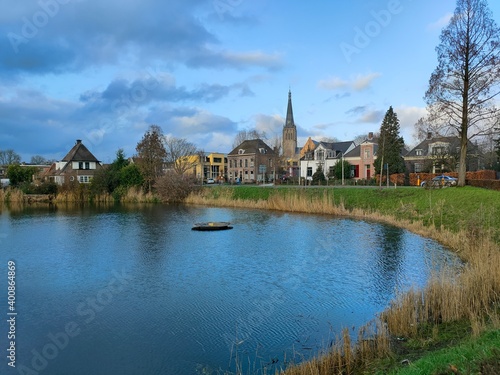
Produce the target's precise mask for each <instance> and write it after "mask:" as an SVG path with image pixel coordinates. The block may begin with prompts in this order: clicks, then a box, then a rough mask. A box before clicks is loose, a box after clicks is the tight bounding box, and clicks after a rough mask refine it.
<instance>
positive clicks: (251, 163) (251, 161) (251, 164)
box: [250, 158, 254, 168]
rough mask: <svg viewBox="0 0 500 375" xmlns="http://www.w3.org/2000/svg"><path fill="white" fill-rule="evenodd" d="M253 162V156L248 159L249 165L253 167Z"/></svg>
mask: <svg viewBox="0 0 500 375" xmlns="http://www.w3.org/2000/svg"><path fill="white" fill-rule="evenodd" d="M253 166H254V164H253V158H252V159H250V167H251V168H253Z"/></svg>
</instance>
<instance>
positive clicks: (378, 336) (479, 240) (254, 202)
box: [187, 189, 500, 375]
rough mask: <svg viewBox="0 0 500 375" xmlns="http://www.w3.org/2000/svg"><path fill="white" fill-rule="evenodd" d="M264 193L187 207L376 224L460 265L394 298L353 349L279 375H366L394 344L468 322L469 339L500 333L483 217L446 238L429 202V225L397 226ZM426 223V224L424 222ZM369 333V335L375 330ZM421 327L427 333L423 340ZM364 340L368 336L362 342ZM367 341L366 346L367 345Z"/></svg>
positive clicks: (499, 304) (368, 214)
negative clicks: (453, 256) (433, 247)
mask: <svg viewBox="0 0 500 375" xmlns="http://www.w3.org/2000/svg"><path fill="white" fill-rule="evenodd" d="M280 190H281V189H276V190H275V192H272V193H269V196H267V197H266V199H258V198H255V197H252V198H250V199H248V198H245V197H243V198H235V196H234V194H235V193H234V189H218V190H217V191H211V190H210V189H206V190H203V191H201V192H199V193H197V194H192V195H191V196H189V197H188V199H187V203H190V204H202V205H216V206H225V207H246V208H258V209H270V210H278V211H291V212H303V213H316V214H328V215H335V216H348V217H351V218H356V219H365V220H374V221H378V222H384V223H388V224H391V225H395V226H398V227H402V228H405V229H408V230H410V231H412V232H414V233H417V234H420V235H423V236H426V237H429V238H432V239H435V240H437V241H439V242H440V243H442V244H444V245H446V246H447V247H449V248H451V249H452V250H454V251H456V252H457V254H458V255H459V256H460V257H461V258H462V259H463V260H464V262H465V265H464V267H463V269H462V270H461V272H459V273H458V274H457V273H456V271H450V270H446V269H445V270H443V271H441V272H440V273H438V274H434V275H433V276H432V277H431V279H430V281H429V282H428V284H427V286H426V287H425V288H424V289H423V290H410V291H407V292H404V293H400V294H399V295H398V296H397V297H396V299H395V300H394V301H393V302H392V303H391V305H390V306H389V308H388V309H387V310H386V311H384V312H383V313H381V314H380V316H379V317H377V319H376V321H375V322H372V323H371V324H370V325H368V326H366V327H363V328H361V329H360V331H359V334H358V340H357V341H356V343H355V344H352V343H351V340H350V336H349V332H348V331H347V330H344V332H343V334H342V337H339V338H337V340H336V342H335V344H334V345H332V347H331V348H330V350H329V351H328V352H326V353H322V354H320V355H319V356H318V357H317V358H314V359H312V360H309V361H307V362H304V363H300V364H297V365H295V366H290V367H288V368H286V369H282V371H279V372H280V373H283V374H286V375H305V374H307V375H309V374H310V375H321V374H358V373H364V372H365V371H366V369H367V368H369V366H370V365H372V363H373V361H376V360H380V359H382V358H387V357H390V356H391V355H392V354H391V353H392V348H393V343H394V341H395V340H407V339H410V338H415V337H418V336H419V335H422V334H428V327H429V326H431V327H433V328H432V332H433V334H435V333H436V332H438V330H439V325H440V324H442V323H446V322H456V321H463V320H466V321H467V322H469V327H470V330H471V332H472V334H473V335H479V334H480V333H482V332H483V331H484V330H485V329H486V328H492V327H493V328H500V315H499V314H500V251H499V245H498V243H497V242H495V241H494V240H493V233H492V230H491V225H483V222H482V221H481V220H483V221H484V220H489V218H488V215H487V214H481V213H479V214H477V215H474V217H472V218H471V219H470V220H469V221H464V223H463V225H462V226H463V229H461V230H458V231H453V232H452V231H450V230H448V229H446V228H445V227H444V225H443V219H442V215H443V214H444V209H443V207H444V204H443V203H442V202H440V201H437V202H434V203H432V202H430V211H431V214H430V216H428V220H409V219H401V218H400V217H397V213H395V215H387V214H381V213H379V212H377V211H376V210H374V209H370V208H361V209H360V208H351V209H347V208H346V206H345V204H344V202H343V200H342V199H338V200H337V203H335V193H331V192H327V191H324V192H322V193H315V194H311V193H310V192H308V191H307V190H302V189H299V190H295V191H291V190H289V191H286V192H283V191H280ZM429 218H430V219H429ZM373 327H375V329H373ZM423 327H426V333H423V331H424V329H423ZM367 332H371V334H369V335H367ZM367 336H368V339H367Z"/></svg>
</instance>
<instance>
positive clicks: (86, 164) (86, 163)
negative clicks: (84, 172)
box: [85, 161, 90, 169]
mask: <svg viewBox="0 0 500 375" xmlns="http://www.w3.org/2000/svg"><path fill="white" fill-rule="evenodd" d="M85 169H90V163H89V162H88V161H86V162H85Z"/></svg>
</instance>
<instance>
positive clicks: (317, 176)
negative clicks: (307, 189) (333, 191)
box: [312, 166, 326, 185]
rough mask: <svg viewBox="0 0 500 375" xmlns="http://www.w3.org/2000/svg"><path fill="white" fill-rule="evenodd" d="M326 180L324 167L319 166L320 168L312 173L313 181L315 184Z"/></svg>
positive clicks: (320, 183)
mask: <svg viewBox="0 0 500 375" xmlns="http://www.w3.org/2000/svg"><path fill="white" fill-rule="evenodd" d="M324 182H326V177H325V174H324V173H323V169H322V168H321V167H320V166H318V169H317V170H316V172H314V174H313V175H312V183H313V185H322V184H323V183H324Z"/></svg>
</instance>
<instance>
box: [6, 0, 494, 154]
mask: <svg viewBox="0 0 500 375" xmlns="http://www.w3.org/2000/svg"><path fill="white" fill-rule="evenodd" d="M0 4H1V9H2V11H1V12H0V82H1V84H0V149H2V150H4V149H14V150H15V151H16V152H17V153H19V154H20V155H21V156H22V159H23V161H28V162H29V160H30V158H31V156H33V155H42V156H44V157H46V158H49V159H57V160H58V159H61V158H62V157H63V156H64V155H65V154H66V153H67V151H68V150H69V149H70V148H71V147H72V146H73V144H74V142H75V140H76V139H82V140H83V142H84V144H85V145H87V147H88V148H89V149H90V150H91V151H92V152H93V153H94V154H95V155H96V157H97V158H98V159H100V160H102V161H103V162H106V163H107V162H111V161H112V160H113V159H114V156H115V153H116V151H117V150H118V149H119V148H123V149H124V150H125V153H126V155H127V156H131V155H133V154H134V153H135V146H136V145H137V143H138V142H139V141H140V139H141V138H142V136H143V134H144V132H145V131H146V130H147V128H148V127H149V126H150V125H151V124H156V125H159V126H160V127H161V128H162V129H163V131H164V133H165V134H166V135H173V136H176V137H181V138H187V139H188V140H190V141H192V142H193V143H195V144H196V145H197V146H198V147H199V148H200V149H203V150H205V151H220V152H229V151H230V150H231V148H232V147H231V146H232V144H233V140H234V137H235V135H236V133H237V132H238V131H239V130H242V129H247V130H249V129H254V128H257V129H258V130H260V131H265V132H266V134H267V135H268V137H269V138H272V137H273V136H274V135H276V134H281V128H282V126H283V123H284V116H285V115H286V105H287V95H288V90H289V88H290V89H291V91H292V100H293V109H294V118H295V122H296V124H297V126H298V136H299V144H302V143H304V141H305V140H306V139H307V137H309V136H311V137H313V138H314V139H320V138H321V137H327V138H333V137H334V138H337V139H339V140H342V141H344V140H351V139H353V138H355V137H356V136H359V135H361V134H367V133H368V132H369V131H374V132H377V131H378V130H379V128H380V123H381V121H382V118H383V116H384V114H385V112H386V111H387V109H388V108H389V106H393V108H394V110H395V111H396V113H397V114H398V117H399V119H400V122H401V134H402V135H403V137H404V139H405V142H406V143H407V144H409V145H413V144H415V143H416V140H415V139H414V138H413V133H414V130H413V128H414V124H415V122H416V121H417V120H418V118H420V117H422V116H423V115H425V103H424V101H423V99H422V98H423V96H424V94H425V91H426V89H427V84H428V80H429V77H430V75H431V73H432V71H433V70H434V68H435V67H436V64H437V60H436V53H435V47H436V46H437V45H438V43H439V34H440V32H441V29H442V27H444V26H445V25H446V24H447V21H448V20H449V17H450V16H451V14H452V13H453V11H454V9H455V5H456V3H455V1H454V0H440V1H439V2H436V1H434V0H421V1H415V0H413V1H412V0H371V1H369V0H357V1H349V2H348V1H342V2H340V1H338V2H337V1H316V2H314V3H312V2H305V1H284V0H276V1H271V0H252V1H251V0H189V1H187V0H168V1H158V0H141V1H139V0H129V1H125V2H124V1H117V0H106V1H97V0H40V1H30V2H12V1H8V0H0ZM489 6H490V9H491V10H492V12H493V18H494V19H495V20H496V21H497V24H498V23H499V20H500V4H499V2H493V1H490V2H489Z"/></svg>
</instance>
